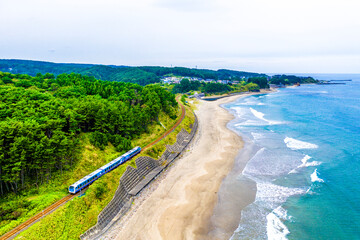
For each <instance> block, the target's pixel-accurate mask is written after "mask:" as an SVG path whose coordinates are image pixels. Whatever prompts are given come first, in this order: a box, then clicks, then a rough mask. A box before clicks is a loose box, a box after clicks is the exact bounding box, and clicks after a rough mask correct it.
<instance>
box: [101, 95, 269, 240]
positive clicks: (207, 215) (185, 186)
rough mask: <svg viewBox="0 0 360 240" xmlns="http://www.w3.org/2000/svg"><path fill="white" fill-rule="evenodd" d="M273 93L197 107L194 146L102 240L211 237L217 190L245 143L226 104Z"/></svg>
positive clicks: (139, 199)
mask: <svg viewBox="0 0 360 240" xmlns="http://www.w3.org/2000/svg"><path fill="white" fill-rule="evenodd" d="M270 92H271V91H266V92H256V93H249V94H242V95H235V96H229V97H225V98H221V99H219V100H217V101H213V102H206V101H201V104H199V110H197V111H196V114H197V116H198V119H199V129H198V134H197V135H196V136H195V139H194V140H193V142H192V143H191V146H190V149H189V150H187V151H186V152H185V154H183V156H182V157H181V158H180V159H178V160H176V161H175V163H174V164H173V165H172V166H171V167H170V168H168V169H167V170H166V171H165V173H164V174H162V175H161V176H160V177H158V179H156V180H155V181H154V182H153V183H151V184H150V186H149V187H147V189H145V190H144V191H143V192H142V193H141V194H140V196H138V197H137V198H136V200H135V201H134V205H133V207H132V208H131V210H130V211H129V212H128V213H127V214H126V215H125V216H124V217H123V218H122V219H121V220H120V221H119V222H117V223H115V224H114V225H113V227H112V228H111V229H109V230H108V232H107V233H106V234H104V235H103V236H102V237H101V239H149V240H151V239H154V240H155V239H171V240H172V239H203V238H209V233H210V231H212V226H213V224H212V221H211V219H212V218H213V213H214V209H215V207H216V206H217V203H218V197H219V196H218V191H219V189H220V186H221V184H222V182H223V180H224V179H225V177H226V176H227V175H228V174H229V173H230V172H231V170H232V169H233V165H234V162H235V158H236V157H237V156H238V154H239V151H240V150H241V149H242V148H243V146H244V142H243V140H242V138H241V137H240V136H239V135H237V134H236V133H235V132H234V131H232V130H230V129H229V128H227V124H228V122H230V121H231V120H233V119H234V115H233V114H231V113H230V112H229V111H227V110H226V109H224V108H223V107H221V105H222V104H226V103H229V102H232V101H235V100H236V99H238V98H242V97H246V96H250V95H258V94H266V93H270ZM240 161H241V160H240ZM245 164H246V162H244V163H243V166H245ZM255 192H256V191H255ZM247 194H248V192H246V193H244V194H243V195H247ZM252 195H253V194H252ZM234 230H235V229H234ZM231 234H232V233H231ZM230 236H231V235H230Z"/></svg>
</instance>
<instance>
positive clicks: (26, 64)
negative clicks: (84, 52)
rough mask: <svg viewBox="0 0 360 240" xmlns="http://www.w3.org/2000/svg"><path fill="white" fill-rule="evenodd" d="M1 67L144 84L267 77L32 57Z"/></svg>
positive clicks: (4, 62)
mask: <svg viewBox="0 0 360 240" xmlns="http://www.w3.org/2000/svg"><path fill="white" fill-rule="evenodd" d="M0 71H2V72H10V73H13V74H28V75H30V76H36V74H37V73H42V74H45V73H51V74H54V75H59V74H62V73H80V74H83V75H87V76H93V77H95V78H97V79H101V80H107V81H117V82H132V83H137V84H140V85H147V84H151V83H156V82H160V78H161V77H163V76H165V75H176V76H186V77H198V78H203V79H215V80H218V79H224V80H228V79H233V80H238V79H241V78H249V77H267V75H265V74H258V73H250V72H241V71H232V70H225V69H220V70H216V71H215V70H207V69H193V68H185V67H174V68H169V67H147V66H144V67H128V66H114V65H95V64H73V63H52V62H42V61H31V60H7V59H0Z"/></svg>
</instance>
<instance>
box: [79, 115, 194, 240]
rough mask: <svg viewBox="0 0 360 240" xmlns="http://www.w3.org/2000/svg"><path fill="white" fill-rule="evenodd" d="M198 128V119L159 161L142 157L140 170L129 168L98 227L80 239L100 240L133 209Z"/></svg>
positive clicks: (182, 132)
mask: <svg viewBox="0 0 360 240" xmlns="http://www.w3.org/2000/svg"><path fill="white" fill-rule="evenodd" d="M194 115H195V114H194ZM197 127H198V120H197V117H196V116H195V122H194V124H193V125H192V128H191V131H190V133H189V132H187V131H186V130H185V129H182V130H181V131H180V132H179V133H178V134H177V136H176V142H175V143H174V144H173V145H167V146H166V150H165V152H164V153H163V154H162V155H161V157H160V158H159V159H158V160H155V159H153V158H151V157H148V156H141V157H138V158H137V159H136V160H135V163H136V168H133V167H131V166H128V167H127V169H126V171H125V173H124V174H123V175H122V177H121V178H120V181H119V185H118V188H117V190H116V192H115V195H114V197H113V199H112V200H111V201H110V202H109V204H108V205H107V206H106V207H105V208H104V209H103V211H101V213H100V214H99V215H98V221H97V224H96V225H95V226H93V227H92V228H90V229H89V230H88V231H86V232H85V233H84V234H83V235H81V236H80V238H81V239H96V238H98V237H99V236H101V235H102V234H103V233H104V232H106V230H107V229H109V228H110V227H111V226H112V225H113V223H115V222H116V221H117V220H119V219H120V218H121V217H122V216H123V215H124V214H125V213H126V212H127V211H128V210H129V209H130V208H131V203H132V201H133V198H134V197H135V196H137V195H138V194H139V193H140V192H141V190H143V189H144V188H145V187H146V186H147V185H148V184H149V183H150V182H151V181H152V180H153V179H155V178H156V176H157V175H158V174H160V173H161V172H162V171H163V170H164V169H165V168H166V167H167V166H168V165H169V164H170V163H171V162H173V161H174V160H175V159H176V158H177V157H178V156H179V155H180V154H181V153H182V152H183V151H184V150H185V149H186V147H187V146H188V144H189V143H190V141H191V140H192V139H193V137H194V135H195V133H196V131H197Z"/></svg>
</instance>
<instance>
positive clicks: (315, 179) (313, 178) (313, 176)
mask: <svg viewBox="0 0 360 240" xmlns="http://www.w3.org/2000/svg"><path fill="white" fill-rule="evenodd" d="M310 178H311V181H312V182H324V180H323V179H321V178H319V176H318V172H317V169H315V171H314V172H313V173H312V174H311V175H310Z"/></svg>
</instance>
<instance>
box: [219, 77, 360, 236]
mask: <svg viewBox="0 0 360 240" xmlns="http://www.w3.org/2000/svg"><path fill="white" fill-rule="evenodd" d="M311 76H313V77H315V78H317V79H323V80H330V79H331V80H334V79H335V80H339V79H352V81H351V82H346V84H345V85H302V86H300V87H295V88H284V89H279V91H278V92H275V93H271V94H265V95H256V96H249V97H246V98H241V99H238V100H236V101H235V102H232V103H228V104H225V105H224V106H223V107H225V108H226V109H228V110H229V111H230V112H232V113H233V114H234V115H235V117H236V118H235V119H234V120H233V121H231V122H230V123H229V124H228V126H229V127H230V128H231V129H232V130H234V131H236V132H237V133H238V134H239V135H241V136H242V137H243V139H244V140H245V147H244V150H242V151H247V154H246V155H247V157H248V158H249V161H248V162H247V164H246V166H245V167H244V169H243V170H242V172H240V173H238V175H237V176H235V177H236V178H235V180H236V181H239V182H244V181H250V182H253V183H254V186H256V196H255V201H254V202H252V203H251V204H249V205H247V207H245V208H244V209H243V210H242V212H241V220H239V221H240V222H239V223H238V224H237V225H238V227H237V229H236V230H235V232H234V233H233V235H232V237H231V239H232V240H237V239H360V75H340V74H337V75H327V74H318V75H314V74H312V75H311ZM240 154H241V152H240ZM235 165H236V163H235ZM240 190H241V189H238V191H240ZM233 191H236V189H235V190H233Z"/></svg>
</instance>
